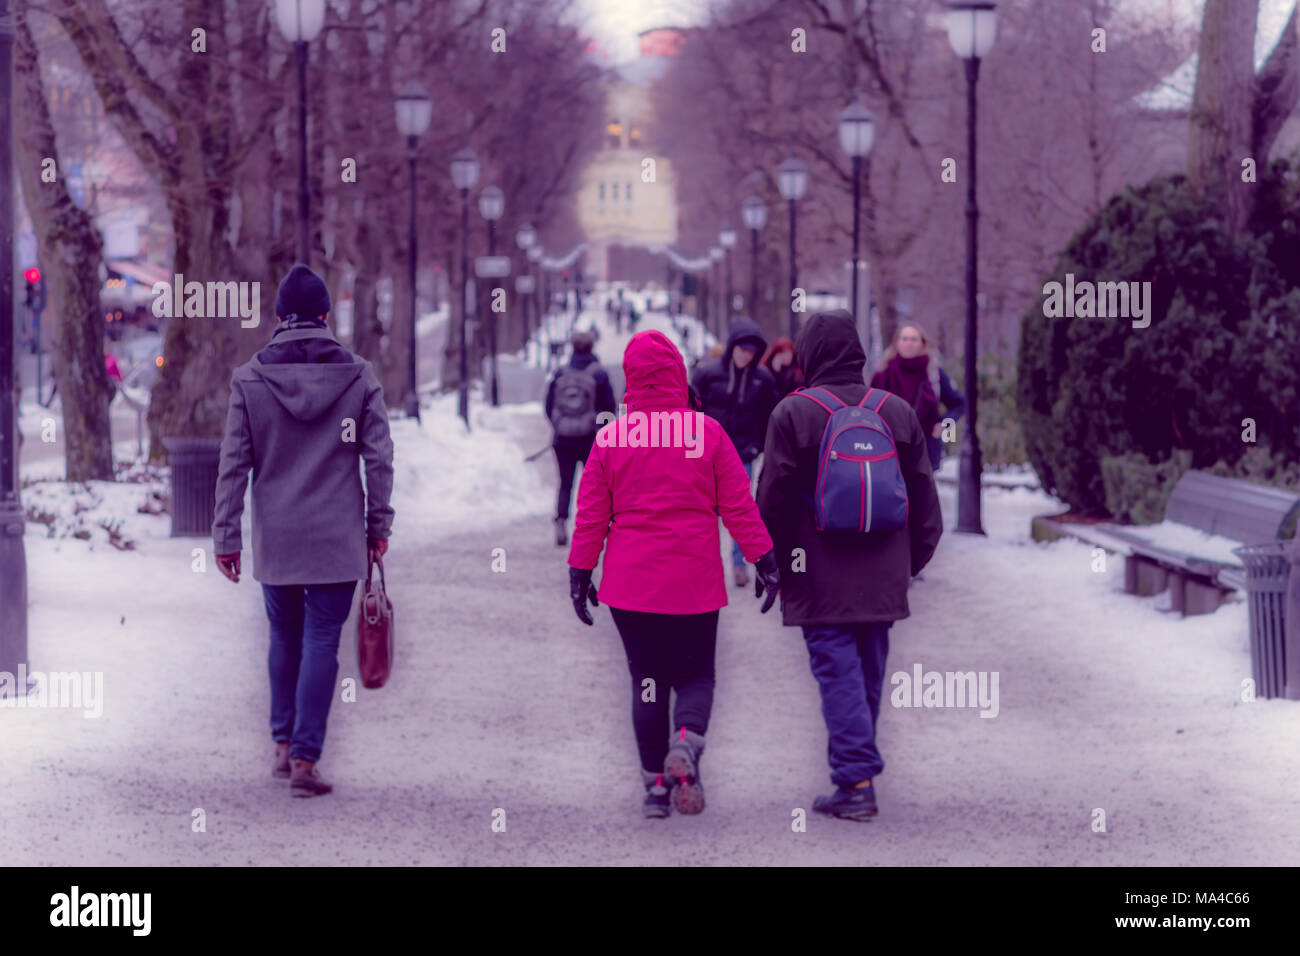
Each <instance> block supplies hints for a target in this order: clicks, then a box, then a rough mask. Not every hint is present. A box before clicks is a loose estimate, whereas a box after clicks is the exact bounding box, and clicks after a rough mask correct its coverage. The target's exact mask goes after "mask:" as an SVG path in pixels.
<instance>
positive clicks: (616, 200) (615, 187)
mask: <svg viewBox="0 0 1300 956" xmlns="http://www.w3.org/2000/svg"><path fill="white" fill-rule="evenodd" d="M613 186H614V202H618V183H614V184H613Z"/></svg>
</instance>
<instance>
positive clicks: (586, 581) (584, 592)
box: [569, 568, 600, 627]
mask: <svg viewBox="0 0 1300 956" xmlns="http://www.w3.org/2000/svg"><path fill="white" fill-rule="evenodd" d="M569 597H570V598H571V599H572V600H573V610H574V611H575V612H576V613H577V615H578V620H579V621H581V622H582V623H583V624H586V625H587V626H588V627H590V626H591V625H592V624H593V623H594V622H593V621H592V619H591V612H590V611H588V610H587V602H588V601H590V602H591V606H592V607H600V602H599V601H597V600H596V586H595V585H594V584H592V583H591V571H590V570H584V569H582V568H569Z"/></svg>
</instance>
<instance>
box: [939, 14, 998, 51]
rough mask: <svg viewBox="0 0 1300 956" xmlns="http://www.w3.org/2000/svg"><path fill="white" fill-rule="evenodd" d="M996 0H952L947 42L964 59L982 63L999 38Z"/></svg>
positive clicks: (948, 17) (948, 19)
mask: <svg viewBox="0 0 1300 956" xmlns="http://www.w3.org/2000/svg"><path fill="white" fill-rule="evenodd" d="M997 7H998V5H997V2H996V0H950V2H949V3H948V12H947V14H946V15H945V16H946V25H947V27H948V42H949V44H951V45H952V52H953V53H956V54H957V57H958V58H959V59H962V60H972V59H973V60H982V59H984V57H986V56H988V55H989V51H990V50H992V49H993V40H994V39H995V38H996V36H997V26H998V10H997Z"/></svg>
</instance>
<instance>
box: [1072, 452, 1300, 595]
mask: <svg viewBox="0 0 1300 956" xmlns="http://www.w3.org/2000/svg"><path fill="white" fill-rule="evenodd" d="M1298 509H1300V495H1296V494H1295V493H1293V492H1290V491H1285V490H1283V489H1281V488H1270V487H1267V486H1265V485H1256V484H1252V483H1251V482H1248V481H1239V480H1237V479H1234V478H1219V477H1217V476H1215V475H1209V474H1206V473H1205V472H1199V471H1189V472H1186V473H1185V474H1184V475H1183V477H1182V478H1180V479H1179V480H1178V484H1177V485H1175V486H1174V491H1173V494H1172V495H1171V496H1170V498H1169V504H1168V506H1167V507H1166V508H1165V520H1164V521H1163V522H1161V524H1158V525H1148V526H1136V527H1125V526H1119V525H1098V526H1097V527H1098V528H1099V529H1100V530H1103V531H1104V532H1105V533H1107V534H1109V535H1111V536H1112V537H1114V538H1117V539H1119V540H1120V541H1121V542H1123V543H1124V545H1125V546H1126V554H1125V557H1124V590H1125V591H1127V592H1128V593H1129V594H1137V595H1142V596H1150V595H1153V594H1159V593H1160V592H1161V591H1163V590H1165V588H1169V591H1170V596H1171V599H1172V609H1173V610H1175V611H1177V612H1178V613H1179V614H1183V615H1187V614H1208V613H1210V612H1211V611H1213V610H1215V609H1216V608H1217V607H1218V606H1219V605H1220V604H1222V603H1223V598H1224V596H1225V595H1226V594H1227V593H1229V592H1231V591H1232V590H1233V589H1235V588H1239V587H1241V586H1242V584H1243V582H1244V580H1245V573H1244V570H1243V568H1242V565H1241V560H1240V559H1239V558H1238V557H1237V556H1236V555H1234V554H1232V553H1231V550H1230V548H1228V547H1225V545H1231V544H1233V543H1239V544H1258V543H1261V542H1264V541H1273V540H1276V539H1277V538H1280V537H1281V536H1282V534H1283V532H1284V531H1285V530H1286V528H1287V525H1288V523H1289V522H1290V520H1291V518H1292V516H1293V515H1295V514H1296V512H1297V510H1298ZM1188 529H1193V530H1195V531H1199V532H1203V533H1204V534H1207V535H1215V536H1217V538H1218V539H1219V540H1213V539H1201V538H1200V536H1189V534H1188ZM1222 539H1227V540H1226V542H1225V541H1224V540H1222Z"/></svg>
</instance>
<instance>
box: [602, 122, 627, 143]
mask: <svg viewBox="0 0 1300 956" xmlns="http://www.w3.org/2000/svg"><path fill="white" fill-rule="evenodd" d="M605 135H606V139H607V145H608V146H609V148H610V149H618V148H619V147H620V146H622V145H623V124H622V123H620V122H618V121H617V120H613V121H611V122H610V123H609V124H608V125H607V126H606V127H605Z"/></svg>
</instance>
